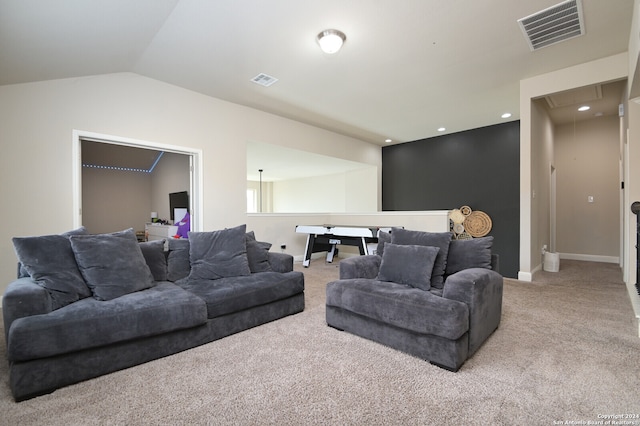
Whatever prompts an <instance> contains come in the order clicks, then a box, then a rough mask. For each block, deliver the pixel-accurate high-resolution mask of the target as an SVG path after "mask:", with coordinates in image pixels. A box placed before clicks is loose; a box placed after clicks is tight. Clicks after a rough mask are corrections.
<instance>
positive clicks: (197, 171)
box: [71, 129, 204, 231]
mask: <svg viewBox="0 0 640 426" xmlns="http://www.w3.org/2000/svg"><path fill="white" fill-rule="evenodd" d="M72 133H73V136H72V147H71V153H72V154H71V155H72V156H73V158H72V162H71V164H73V165H74V167H73V171H72V185H73V203H72V204H73V226H74V228H78V227H80V226H81V225H82V149H81V142H82V140H91V141H96V142H105V143H111V144H115V145H124V146H131V147H135V148H146V149H156V150H159V151H166V152H172V153H176V154H185V155H189V156H190V158H191V162H190V164H191V167H192V170H191V173H190V176H191V193H192V194H193V195H194V196H192V197H191V203H192V208H193V212H192V215H191V226H192V229H193V230H194V231H202V230H203V229H204V206H203V178H202V165H203V160H202V150H201V149H196V148H188V147H184V146H178V145H168V144H163V143H158V142H151V141H144V140H140V139H132V138H127V137H122V136H113V135H106V134H101V133H95V132H88V131H84V130H76V129H74V130H73V132H72Z"/></svg>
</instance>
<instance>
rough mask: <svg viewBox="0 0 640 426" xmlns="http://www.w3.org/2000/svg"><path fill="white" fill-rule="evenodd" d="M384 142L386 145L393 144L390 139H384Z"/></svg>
mask: <svg viewBox="0 0 640 426" xmlns="http://www.w3.org/2000/svg"><path fill="white" fill-rule="evenodd" d="M384 141H385V142H386V143H391V142H393V141H392V140H391V139H385V140H384Z"/></svg>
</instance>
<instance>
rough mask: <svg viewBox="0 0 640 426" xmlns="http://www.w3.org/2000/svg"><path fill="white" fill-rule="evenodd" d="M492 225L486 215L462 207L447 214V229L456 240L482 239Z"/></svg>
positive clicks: (467, 207)
mask: <svg viewBox="0 0 640 426" xmlns="http://www.w3.org/2000/svg"><path fill="white" fill-rule="evenodd" d="M492 225H493V223H492V222H491V218H490V217H489V215H488V214H486V213H485V212H483V211H480V210H472V209H471V207H469V206H462V207H460V208H459V209H453V210H451V211H450V212H449V229H450V230H451V232H453V234H454V238H455V239H457V240H468V239H471V238H480V237H484V236H485V235H487V234H488V233H489V232H490V231H491V227H492Z"/></svg>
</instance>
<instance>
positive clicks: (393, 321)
mask: <svg viewBox="0 0 640 426" xmlns="http://www.w3.org/2000/svg"><path fill="white" fill-rule="evenodd" d="M379 239H380V243H379V245H378V252H377V254H376V255H367V256H359V257H351V258H347V259H344V260H342V261H341V262H340V279H339V280H336V281H333V282H330V283H328V284H327V288H326V293H327V299H326V320H327V324H328V325H329V326H331V327H334V328H337V329H340V330H344V331H347V332H350V333H353V334H356V335H358V336H361V337H365V338H367V339H370V340H373V341H376V342H379V343H382V344H385V345H387V346H390V347H393V348H395V349H398V350H400V351H403V352H406V353H409V354H411V355H414V356H417V357H419V358H422V359H425V360H428V361H430V362H431V363H432V364H435V365H438V366H440V367H443V368H445V369H448V370H452V371H457V370H458V369H459V368H460V367H461V366H462V364H463V363H464V362H465V360H467V359H468V358H469V357H471V356H472V355H473V354H474V353H475V352H476V351H477V350H478V348H479V347H480V346H481V345H482V344H483V343H484V342H485V341H486V339H487V338H488V337H489V336H490V335H491V334H492V333H493V332H494V330H496V329H497V328H498V325H499V324H500V318H501V314H502V288H503V278H502V276H501V275H500V274H499V273H498V272H497V269H498V256H497V255H494V254H492V252H491V247H492V243H493V237H483V238H474V239H471V240H452V234H451V233H449V232H445V233H429V232H419V231H410V230H405V229H402V228H393V229H392V231H391V234H390V235H389V234H386V235H384V234H383V233H381V234H380V238H379Z"/></svg>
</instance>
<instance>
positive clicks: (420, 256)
mask: <svg viewBox="0 0 640 426" xmlns="http://www.w3.org/2000/svg"><path fill="white" fill-rule="evenodd" d="M438 251H440V249H439V248H438V247H429V246H416V245H397V244H391V243H385V244H384V252H383V255H382V262H381V263H380V270H379V271H378V278H377V279H378V280H379V281H390V282H395V283H398V284H407V285H410V286H411V287H415V288H419V289H422V290H429V288H430V287H431V272H432V270H433V264H434V262H435V260H436V256H437V255H438Z"/></svg>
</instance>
